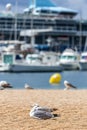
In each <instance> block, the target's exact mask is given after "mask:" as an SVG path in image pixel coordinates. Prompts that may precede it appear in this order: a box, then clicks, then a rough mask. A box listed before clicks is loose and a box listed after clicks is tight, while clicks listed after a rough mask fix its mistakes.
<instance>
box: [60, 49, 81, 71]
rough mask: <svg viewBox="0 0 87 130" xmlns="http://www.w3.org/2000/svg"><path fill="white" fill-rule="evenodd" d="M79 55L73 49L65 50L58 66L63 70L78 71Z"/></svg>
mask: <svg viewBox="0 0 87 130" xmlns="http://www.w3.org/2000/svg"><path fill="white" fill-rule="evenodd" d="M79 60H80V55H79V53H78V52H77V51H74V50H73V49H66V50H65V51H64V52H63V53H62V54H61V57H60V65H61V66H63V68H64V70H79V69H80V64H79Z"/></svg>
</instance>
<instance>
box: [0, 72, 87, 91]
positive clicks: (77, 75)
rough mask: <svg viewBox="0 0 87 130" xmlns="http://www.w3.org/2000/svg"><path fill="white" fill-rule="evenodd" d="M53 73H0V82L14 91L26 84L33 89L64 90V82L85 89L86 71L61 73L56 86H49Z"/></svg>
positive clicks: (86, 84) (86, 82)
mask: <svg viewBox="0 0 87 130" xmlns="http://www.w3.org/2000/svg"><path fill="white" fill-rule="evenodd" d="M53 74H54V73H53V72H52V73H51V72H50V73H0V81H1V80H6V81H8V82H9V83H11V85H12V86H13V88H14V89H24V85H25V83H28V84H29V85H30V86H31V87H32V88H34V89H64V80H67V81H69V82H70V83H72V84H73V85H74V86H76V87H77V88H78V89H87V71H63V72H61V73H60V74H61V76H62V79H61V82H60V84H58V85H51V84H49V79H50V77H51V76H52V75H53Z"/></svg>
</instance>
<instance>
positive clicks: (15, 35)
mask: <svg viewBox="0 0 87 130" xmlns="http://www.w3.org/2000/svg"><path fill="white" fill-rule="evenodd" d="M17 6H18V1H17V0H16V4H15V32H14V39H15V43H16V40H17Z"/></svg>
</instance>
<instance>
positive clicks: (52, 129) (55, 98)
mask: <svg viewBox="0 0 87 130" xmlns="http://www.w3.org/2000/svg"><path fill="white" fill-rule="evenodd" d="M35 103H38V104H39V105H40V106H46V107H48V108H51V109H53V108H55V109H56V110H55V111H53V114H57V115H58V116H57V117H55V118H51V119H47V120H39V119H34V118H31V117H30V116H29V112H30V110H31V108H32V107H31V106H32V105H33V104H35ZM0 130H87V90H69V91H64V90H39V89H38V90H35V89H34V90H24V89H23V90H20V89H19V90H16V89H6V90H0Z"/></svg>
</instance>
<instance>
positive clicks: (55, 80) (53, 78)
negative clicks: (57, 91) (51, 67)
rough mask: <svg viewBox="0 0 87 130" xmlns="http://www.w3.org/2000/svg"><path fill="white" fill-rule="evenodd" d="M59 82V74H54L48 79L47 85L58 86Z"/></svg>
mask: <svg viewBox="0 0 87 130" xmlns="http://www.w3.org/2000/svg"><path fill="white" fill-rule="evenodd" d="M60 81H61V75H60V74H59V73H55V74H53V75H52V76H51V77H50V79H49V83H50V84H59V83H60Z"/></svg>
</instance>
